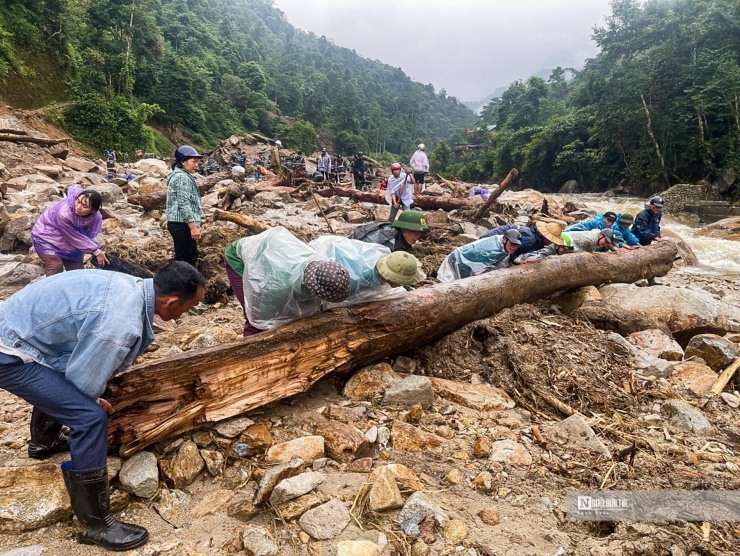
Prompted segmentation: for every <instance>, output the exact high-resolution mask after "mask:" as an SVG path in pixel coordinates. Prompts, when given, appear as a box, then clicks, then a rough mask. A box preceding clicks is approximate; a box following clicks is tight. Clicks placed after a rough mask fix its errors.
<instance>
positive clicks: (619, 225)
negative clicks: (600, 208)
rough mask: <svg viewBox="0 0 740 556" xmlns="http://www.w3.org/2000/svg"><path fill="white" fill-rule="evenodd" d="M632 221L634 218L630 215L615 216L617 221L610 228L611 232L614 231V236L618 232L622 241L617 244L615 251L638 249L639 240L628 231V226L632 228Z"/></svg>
mask: <svg viewBox="0 0 740 556" xmlns="http://www.w3.org/2000/svg"><path fill="white" fill-rule="evenodd" d="M634 221H635V217H634V216H632V215H631V214H617V221H616V223H615V224H614V225H613V226H612V230H614V233H615V234H616V233H617V232H619V233H620V234H621V236H622V238H623V241H621V242H618V243H617V249H627V250H632V249H639V247H640V240H639V239H637V236H636V235H635V234H633V233H632V230H630V226H632V224H633V223H634Z"/></svg>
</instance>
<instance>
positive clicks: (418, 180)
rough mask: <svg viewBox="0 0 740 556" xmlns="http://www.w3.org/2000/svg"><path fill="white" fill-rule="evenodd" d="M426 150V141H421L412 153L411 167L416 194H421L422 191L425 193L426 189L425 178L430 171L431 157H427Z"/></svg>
mask: <svg viewBox="0 0 740 556" xmlns="http://www.w3.org/2000/svg"><path fill="white" fill-rule="evenodd" d="M425 150H426V147H425V146H424V143H419V146H418V148H417V149H416V151H415V152H414V154H413V155H411V160H410V161H409V164H410V165H411V169H412V170H413V173H414V194H415V195H421V193H423V192H424V190H425V189H426V186H425V185H424V179H425V178H426V175H427V173H428V172H429V159H428V158H427V153H425V152H424V151H425Z"/></svg>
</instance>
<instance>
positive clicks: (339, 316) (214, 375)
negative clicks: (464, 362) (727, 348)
mask: <svg viewBox="0 0 740 556" xmlns="http://www.w3.org/2000/svg"><path fill="white" fill-rule="evenodd" d="M676 252H677V250H676V245H675V244H674V243H673V242H669V241H665V242H660V243H657V244H655V245H651V246H649V247H645V248H642V249H637V250H634V251H627V252H619V253H616V254H615V253H579V254H573V255H563V256H560V257H550V258H548V259H546V260H543V261H539V262H537V263H534V264H528V265H522V266H518V267H514V268H510V269H505V270H499V271H495V272H490V273H487V274H483V275H481V276H475V277H471V278H467V279H465V280H457V281H455V282H450V283H446V284H437V285H435V286H431V287H427V288H420V289H417V290H414V291H413V292H409V293H408V294H406V295H405V296H402V297H400V298H398V299H394V300H391V301H388V302H377V303H370V304H366V305H361V306H355V307H350V308H343V309H339V310H334V311H329V312H326V313H320V314H318V315H314V316H312V317H309V318H306V319H303V320H299V321H296V322H294V323H291V324H289V325H287V326H284V327H281V328H278V329H276V330H272V331H267V332H264V333H261V334H258V335H256V336H251V337H249V338H246V339H243V340H239V341H235V342H231V343H228V344H224V345H221V346H216V347H212V348H206V349H202V350H196V351H192V352H187V353H183V354H180V355H176V356H173V357H168V358H165V359H161V360H158V361H152V362H148V363H143V364H141V365H137V366H135V367H133V368H131V369H130V370H129V372H127V373H125V374H123V375H121V376H119V377H116V378H114V379H113V380H112V381H111V383H110V384H109V388H108V394H107V395H106V396H105V397H106V399H108V400H109V401H110V402H111V403H112V404H113V407H114V408H115V409H116V412H115V413H114V414H113V415H112V417H111V420H110V426H109V429H110V439H111V446H112V447H116V446H120V453H121V455H123V456H128V455H131V454H133V453H134V452H136V451H138V450H141V449H143V448H145V447H146V446H148V445H150V444H152V443H154V442H158V441H160V440H163V439H165V438H167V437H169V436H172V435H175V434H179V433H182V432H185V431H188V430H191V429H193V428H195V427H197V426H199V425H202V424H204V423H208V422H215V421H220V420H222V419H226V418H228V417H233V416H235V415H239V414H241V413H244V412H245V411H249V410H252V409H255V408H257V407H260V406H262V405H265V404H267V403H269V402H271V401H275V400H279V399H282V398H286V397H288V396H292V395H295V394H298V393H301V392H305V391H306V390H308V389H309V388H311V386H312V385H313V384H314V383H315V382H316V381H318V380H319V379H321V378H322V377H324V376H325V375H327V374H329V373H331V372H334V371H340V372H347V371H352V370H354V369H358V368H360V367H363V366H365V365H369V364H372V363H375V362H377V361H380V360H381V359H383V358H385V357H389V356H393V355H396V354H398V353H402V352H404V351H407V350H409V349H412V348H415V347H418V346H422V345H425V344H428V343H429V342H432V341H434V340H436V339H438V338H440V337H442V336H444V335H445V334H449V333H450V332H454V331H455V330H458V329H459V328H461V327H463V326H465V325H466V324H468V323H470V322H473V321H475V320H479V319H483V318H488V317H491V316H492V315H494V314H496V313H498V312H499V311H501V310H503V309H505V308H507V307H512V306H514V305H517V304H519V303H527V302H532V301H535V300H537V299H540V298H542V297H545V296H547V295H550V294H553V293H555V292H558V291H564V290H568V289H571V288H575V287H580V286H588V285H599V284H603V283H607V282H634V281H636V280H639V279H641V278H648V277H658V276H664V275H665V274H666V273H667V272H668V271H669V270H670V268H671V267H672V266H673V259H674V257H675V256H676Z"/></svg>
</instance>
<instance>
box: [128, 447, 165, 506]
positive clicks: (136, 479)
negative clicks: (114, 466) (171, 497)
mask: <svg viewBox="0 0 740 556" xmlns="http://www.w3.org/2000/svg"><path fill="white" fill-rule="evenodd" d="M118 479H119V480H120V481H121V486H122V487H123V490H125V491H126V492H130V493H131V494H133V495H134V496H138V497H139V498H151V497H152V496H154V495H155V494H157V490H159V469H158V468H157V456H155V455H154V454H153V453H151V452H139V453H137V454H134V455H133V456H132V457H131V459H128V460H126V461H125V462H124V463H123V466H122V467H121V472H120V473H119V475H118Z"/></svg>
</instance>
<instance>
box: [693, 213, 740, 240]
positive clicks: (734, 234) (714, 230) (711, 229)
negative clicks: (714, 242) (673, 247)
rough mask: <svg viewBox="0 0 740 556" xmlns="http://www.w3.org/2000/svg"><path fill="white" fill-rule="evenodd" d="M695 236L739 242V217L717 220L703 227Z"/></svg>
mask: <svg viewBox="0 0 740 556" xmlns="http://www.w3.org/2000/svg"><path fill="white" fill-rule="evenodd" d="M696 235H698V236H707V237H716V238H720V239H732V240H736V241H737V240H740V216H731V217H730V218H723V219H722V220H717V222H714V223H712V224H708V225H706V226H704V227H703V228H702V229H701V230H699V231H698V232H697V234H696Z"/></svg>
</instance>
